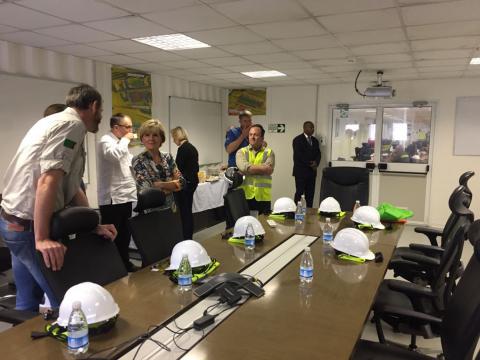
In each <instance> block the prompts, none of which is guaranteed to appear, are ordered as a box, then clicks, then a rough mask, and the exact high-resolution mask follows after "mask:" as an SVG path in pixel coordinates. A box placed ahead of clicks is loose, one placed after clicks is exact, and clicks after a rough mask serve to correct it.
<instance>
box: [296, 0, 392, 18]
mask: <svg viewBox="0 0 480 360" xmlns="http://www.w3.org/2000/svg"><path fill="white" fill-rule="evenodd" d="M299 2H300V3H302V4H303V5H304V6H305V7H306V8H307V9H308V10H309V11H310V12H311V13H312V14H313V15H317V16H318V15H329V14H343V13H348V12H357V11H368V10H378V9H382V8H390V7H395V3H394V1H393V0H362V1H358V0H342V1H338V0H299Z"/></svg>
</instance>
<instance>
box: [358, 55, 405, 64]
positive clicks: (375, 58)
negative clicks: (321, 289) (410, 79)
mask: <svg viewBox="0 0 480 360" xmlns="http://www.w3.org/2000/svg"><path fill="white" fill-rule="evenodd" d="M359 59H360V60H361V61H363V62H366V63H380V62H385V63H386V62H399V61H411V60H412V56H411V55H410V54H405V53H401V54H384V55H368V56H360V57H359Z"/></svg>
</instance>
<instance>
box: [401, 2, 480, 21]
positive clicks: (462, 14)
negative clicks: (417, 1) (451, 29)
mask: <svg viewBox="0 0 480 360" xmlns="http://www.w3.org/2000/svg"><path fill="white" fill-rule="evenodd" d="M401 12H402V16H403V20H404V22H405V25H407V26H409V25H424V24H435V23H443V22H452V21H464V20H480V2H479V1H477V0H462V1H453V2H444V3H437V4H427V5H418V6H407V7H402V8H401Z"/></svg>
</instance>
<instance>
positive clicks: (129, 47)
mask: <svg viewBox="0 0 480 360" xmlns="http://www.w3.org/2000/svg"><path fill="white" fill-rule="evenodd" d="M89 45H90V46H93V47H96V48H98V49H104V50H108V51H111V52H115V53H118V54H129V53H141V52H148V51H152V52H154V51H158V49H157V48H154V47H153V46H148V45H144V44H141V43H138V42H136V41H132V40H115V41H101V42H94V43H91V44H89Z"/></svg>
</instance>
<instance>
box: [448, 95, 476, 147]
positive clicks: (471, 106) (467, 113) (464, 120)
mask: <svg viewBox="0 0 480 360" xmlns="http://www.w3.org/2000/svg"><path fill="white" fill-rule="evenodd" d="M478 134H480V96H464V97H457V107H456V110H455V143H454V150H453V154H454V155H480V142H479V141H478Z"/></svg>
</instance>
